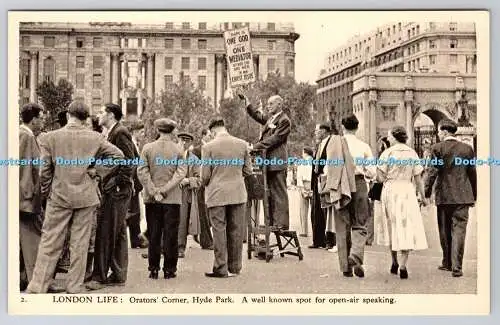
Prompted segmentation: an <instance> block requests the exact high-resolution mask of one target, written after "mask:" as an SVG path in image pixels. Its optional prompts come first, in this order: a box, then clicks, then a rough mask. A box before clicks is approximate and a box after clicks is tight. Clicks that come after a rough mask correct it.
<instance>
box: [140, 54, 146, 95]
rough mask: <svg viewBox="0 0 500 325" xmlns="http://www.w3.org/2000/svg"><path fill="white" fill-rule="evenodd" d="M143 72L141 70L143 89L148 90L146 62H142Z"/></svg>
mask: <svg viewBox="0 0 500 325" xmlns="http://www.w3.org/2000/svg"><path fill="white" fill-rule="evenodd" d="M141 66H142V70H141V77H142V78H141V89H144V88H146V65H145V64H144V61H142V62H141Z"/></svg>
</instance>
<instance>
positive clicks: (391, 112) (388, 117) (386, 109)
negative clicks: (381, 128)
mask: <svg viewBox="0 0 500 325" xmlns="http://www.w3.org/2000/svg"><path fill="white" fill-rule="evenodd" d="M382 117H383V119H384V120H385V121H396V107H395V106H382Z"/></svg>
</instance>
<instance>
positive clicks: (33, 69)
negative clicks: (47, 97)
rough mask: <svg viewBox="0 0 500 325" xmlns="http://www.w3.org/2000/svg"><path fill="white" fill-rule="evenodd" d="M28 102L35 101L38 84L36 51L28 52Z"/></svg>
mask: <svg viewBox="0 0 500 325" xmlns="http://www.w3.org/2000/svg"><path fill="white" fill-rule="evenodd" d="M30 56H31V59H30V102H32V103H36V102H37V96H36V86H37V84H38V69H37V63H38V52H30Z"/></svg>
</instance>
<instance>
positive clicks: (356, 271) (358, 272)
mask: <svg viewBox="0 0 500 325" xmlns="http://www.w3.org/2000/svg"><path fill="white" fill-rule="evenodd" d="M347 259H348V261H349V266H351V267H352V268H353V270H354V274H356V276H357V277H358V278H364V277H365V270H364V269H363V267H362V266H361V264H359V263H358V262H357V261H356V260H355V259H354V258H352V257H351V256H349V257H348V258H347Z"/></svg>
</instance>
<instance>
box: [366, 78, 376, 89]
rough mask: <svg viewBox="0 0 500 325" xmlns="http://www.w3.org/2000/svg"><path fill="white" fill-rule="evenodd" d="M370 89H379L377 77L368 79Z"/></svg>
mask: <svg viewBox="0 0 500 325" xmlns="http://www.w3.org/2000/svg"><path fill="white" fill-rule="evenodd" d="M368 87H369V88H376V87H377V77H375V76H369V77H368Z"/></svg>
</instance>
